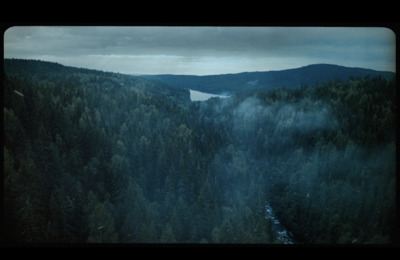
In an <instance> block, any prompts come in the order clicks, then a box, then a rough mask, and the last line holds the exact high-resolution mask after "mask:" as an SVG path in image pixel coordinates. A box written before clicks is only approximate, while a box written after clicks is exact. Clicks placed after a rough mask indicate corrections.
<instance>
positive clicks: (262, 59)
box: [4, 26, 396, 74]
mask: <svg viewBox="0 0 400 260" xmlns="http://www.w3.org/2000/svg"><path fill="white" fill-rule="evenodd" d="M395 46H396V45H395V36H394V34H393V32H391V31H390V30H388V29H385V28H345V27H341V28H330V27H292V28H291V27H212V26H210V27H169V26H164V27H163V26H137V27H128V26H126V27H125V26H122V27H107V26H102V27H90V26H82V27H81V26H69V27H68V26H47V27H46V26H17V27H11V28H9V29H8V30H7V31H6V33H5V35H4V55H5V57H14V58H40V57H46V56H47V57H49V56H51V57H53V58H54V59H55V60H56V59H59V60H63V59H64V60H68V58H70V62H71V63H70V64H66V65H71V66H74V64H88V65H89V66H90V64H103V67H104V68H107V69H108V70H111V71H120V70H124V71H128V70H129V68H128V67H124V68H123V67H122V65H121V64H126V63H127V62H126V61H124V59H128V60H130V63H129V64H130V65H132V67H139V66H140V64H137V63H136V64H133V63H132V61H133V60H132V59H130V57H132V56H141V57H145V56H146V57H150V58H154V57H158V56H160V55H164V56H169V57H172V56H178V57H182V58H180V59H169V61H171V63H169V64H168V66H170V67H171V70H172V71H173V72H174V73H176V74H188V72H190V73H192V74H220V73H228V72H232V73H234V72H239V71H255V70H277V69H284V68H293V67H295V66H304V65H309V64H310V63H333V64H339V65H347V66H348V65H351V66H358V67H366V68H373V69H379V70H394V68H395V67H394V65H395V55H394V54H395ZM93 55H97V57H98V58H99V59H103V60H104V56H110V55H114V58H113V61H116V59H115V58H116V57H117V56H115V55H119V56H118V57H119V62H118V63H116V62H115V63H113V64H114V65H113V66H111V65H110V64H108V63H101V62H100V61H99V62H94V63H93V62H92V61H94V58H95V57H96V56H93ZM164 58H165V57H164ZM73 59H75V60H76V62H74V61H73ZM84 59H87V60H90V62H89V61H88V62H83V60H84ZM139 60H140V59H139ZM161 60H162V61H165V60H166V59H162V57H161ZM140 61H142V60H140ZM172 62H177V65H173V63H172ZM213 64H216V65H213ZM145 66H152V67H151V70H150V67H147V68H146V69H145V70H146V71H152V72H153V73H155V74H157V73H159V72H158V71H164V72H165V71H166V70H167V68H166V66H165V64H164V63H163V62H161V64H160V65H159V66H157V64H153V63H151V62H150V63H149V64H146V63H142V65H141V67H142V69H144V68H145ZM207 67H209V69H207ZM177 69H180V70H181V72H177ZM196 69H200V70H201V71H202V72H200V73H196ZM130 71H131V73H135V71H132V70H130Z"/></svg>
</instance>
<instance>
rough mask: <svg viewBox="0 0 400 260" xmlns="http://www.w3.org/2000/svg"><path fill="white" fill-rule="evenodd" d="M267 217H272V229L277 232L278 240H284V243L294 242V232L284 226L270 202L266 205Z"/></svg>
mask: <svg viewBox="0 0 400 260" xmlns="http://www.w3.org/2000/svg"><path fill="white" fill-rule="evenodd" d="M265 218H267V219H271V221H272V230H273V231H274V232H275V233H276V235H277V239H278V240H280V241H282V242H283V244H294V241H293V239H292V234H291V233H290V232H288V231H287V230H286V228H285V227H284V226H282V224H281V223H280V222H279V220H278V218H277V217H276V216H275V213H274V211H273V210H272V208H271V206H270V205H269V204H267V205H266V206H265Z"/></svg>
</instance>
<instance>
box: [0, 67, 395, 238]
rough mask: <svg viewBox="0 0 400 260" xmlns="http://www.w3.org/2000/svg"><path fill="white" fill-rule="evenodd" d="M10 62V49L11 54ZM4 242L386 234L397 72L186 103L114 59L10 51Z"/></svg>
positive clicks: (180, 93) (390, 227)
mask: <svg viewBox="0 0 400 260" xmlns="http://www.w3.org/2000/svg"><path fill="white" fill-rule="evenodd" d="M12 63H14V64H12ZM4 65H5V72H4V83H3V85H4V90H3V91H4V92H3V93H4V108H3V116H4V124H3V125H4V138H3V141H4V144H3V151H4V221H5V234H4V237H5V241H7V242H8V243H15V242H40V243H54V242H55V243H87V242H89V243H97V242H103V243H246V244H247V243H258V244H264V243H267V244H269V243H283V242H284V241H282V240H281V239H280V236H279V235H278V234H277V232H276V230H275V229H274V223H273V221H272V220H271V219H270V218H266V208H267V206H268V207H271V208H272V209H273V210H274V212H275V214H276V216H277V217H278V218H279V220H280V222H281V224H282V225H283V226H284V227H285V228H286V229H287V230H288V231H289V232H290V234H291V237H292V238H293V240H294V241H295V242H296V243H306V244H309V243H324V244H336V243H346V244H362V243H391V242H393V241H394V240H395V238H396V237H395V235H396V233H395V231H396V220H397V219H396V216H395V213H396V201H395V193H396V185H395V183H396V176H395V154H396V147H395V133H396V120H395V118H396V100H395V96H396V95H395V82H394V80H392V81H388V80H386V79H384V78H382V77H365V78H351V79H349V80H347V81H339V80H336V81H335V80H332V81H329V82H326V83H324V84H321V85H310V86H306V85H303V87H301V88H298V89H293V90H289V89H275V90H258V91H254V92H252V93H242V94H237V95H232V96H231V97H230V98H226V99H219V98H212V99H210V100H208V101H204V102H191V103H190V102H189V93H188V91H187V90H180V89H178V88H174V87H173V86H167V85H164V84H161V83H158V82H156V81H152V80H147V79H141V78H138V77H131V76H126V75H121V74H115V73H105V72H99V71H92V70H84V69H76V68H70V67H64V66H61V65H57V64H53V63H43V62H39V61H22V60H6V61H5V63H4Z"/></svg>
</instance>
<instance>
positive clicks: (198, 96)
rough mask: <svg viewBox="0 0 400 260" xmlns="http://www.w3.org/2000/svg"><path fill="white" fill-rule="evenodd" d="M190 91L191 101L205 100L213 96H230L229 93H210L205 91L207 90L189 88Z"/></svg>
mask: <svg viewBox="0 0 400 260" xmlns="http://www.w3.org/2000/svg"><path fill="white" fill-rule="evenodd" d="M189 91H190V100H191V101H205V100H207V99H210V98H212V97H219V98H227V97H229V96H228V95H216V94H210V93H205V92H201V91H196V90H191V89H189Z"/></svg>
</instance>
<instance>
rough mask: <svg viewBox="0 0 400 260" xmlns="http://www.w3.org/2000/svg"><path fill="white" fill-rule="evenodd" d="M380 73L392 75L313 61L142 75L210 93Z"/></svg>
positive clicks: (386, 76)
mask: <svg viewBox="0 0 400 260" xmlns="http://www.w3.org/2000/svg"><path fill="white" fill-rule="evenodd" d="M367 75H369V76H371V77H375V76H382V77H383V78H385V79H390V78H392V77H395V73H393V72H384V71H375V70H370V69H363V68H349V67H343V66H338V65H330V64H314V65H308V66H304V67H300V68H295V69H287V70H281V71H264V72H243V73H237V74H222V75H210V76H193V75H170V74H163V75H142V76H141V77H145V78H150V79H155V80H158V81H161V82H163V83H166V84H168V85H171V86H175V87H179V88H187V89H192V90H197V91H202V92H207V93H213V94H224V93H233V92H241V91H251V90H257V89H276V88H281V87H285V88H289V89H293V88H298V87H301V86H302V85H315V84H321V83H323V82H324V81H329V80H335V79H339V80H343V81H346V80H347V79H348V78H350V77H355V78H358V77H359V78H364V77H365V76H367Z"/></svg>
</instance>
